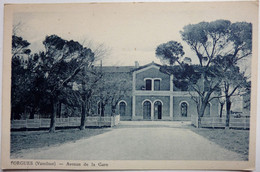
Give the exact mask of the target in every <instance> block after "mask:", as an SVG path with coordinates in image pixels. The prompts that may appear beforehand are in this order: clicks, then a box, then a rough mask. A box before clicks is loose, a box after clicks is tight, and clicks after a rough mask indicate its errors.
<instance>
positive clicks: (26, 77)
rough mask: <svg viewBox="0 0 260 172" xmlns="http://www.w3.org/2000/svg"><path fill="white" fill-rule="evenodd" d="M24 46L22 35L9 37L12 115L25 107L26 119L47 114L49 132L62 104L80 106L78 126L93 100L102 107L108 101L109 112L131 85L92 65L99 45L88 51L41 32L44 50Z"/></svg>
mask: <svg viewBox="0 0 260 172" xmlns="http://www.w3.org/2000/svg"><path fill="white" fill-rule="evenodd" d="M29 45H30V43H29V42H28V41H26V40H24V39H23V38H22V37H19V36H17V35H15V34H14V35H13V37H12V88H11V106H12V107H11V119H17V118H19V117H20V114H23V113H25V111H26V110H27V111H29V113H30V117H29V118H34V114H35V113H37V114H50V117H51V123H50V132H54V131H55V119H56V117H57V116H60V113H61V104H64V105H65V106H67V107H71V108H74V107H79V109H80V110H81V125H80V129H81V130H83V129H85V120H86V116H89V115H90V111H91V102H92V101H94V99H100V102H101V103H100V105H101V106H103V108H104V106H105V105H111V109H112V112H111V115H114V113H115V108H116V105H117V103H118V101H119V100H120V99H121V98H122V97H123V96H125V95H126V92H127V88H131V87H127V84H125V83H126V82H127V81H126V80H124V79H122V80H120V81H117V80H118V79H119V78H116V77H111V76H107V75H106V74H105V73H104V72H102V68H101V67H97V66H94V62H95V61H96V60H97V59H98V58H100V57H99V56H100V54H102V53H103V54H102V55H104V53H105V51H104V49H103V47H102V46H99V47H98V49H97V50H95V51H93V50H91V49H90V48H87V47H84V46H83V45H81V44H80V43H79V42H76V41H73V40H70V41H67V40H64V39H62V38H60V37H59V36H57V35H51V36H46V38H45V40H44V41H43V45H44V51H41V52H39V53H35V54H31V50H30V49H29V48H28V47H29ZM106 80H107V81H109V82H107V81H106ZM104 82H106V84H105V85H104ZM103 113H104V112H103ZM103 113H102V114H100V115H104V114H103Z"/></svg>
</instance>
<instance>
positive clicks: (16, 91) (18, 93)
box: [11, 35, 33, 119]
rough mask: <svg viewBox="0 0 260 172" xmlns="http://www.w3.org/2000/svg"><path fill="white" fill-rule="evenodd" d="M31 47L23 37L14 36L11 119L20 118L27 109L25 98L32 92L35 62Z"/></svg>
mask: <svg viewBox="0 0 260 172" xmlns="http://www.w3.org/2000/svg"><path fill="white" fill-rule="evenodd" d="M29 45H30V43H29V42H28V41H27V40H24V39H23V38H22V37H18V36H15V35H13V36H12V66H11V67H12V69H11V72H12V80H11V107H12V111H11V119H14V118H20V114H22V113H23V112H24V110H25V107H26V106H25V104H26V101H25V97H27V95H28V92H29V91H30V90H29V89H28V88H29V85H30V80H31V79H32V73H31V71H32V70H33V66H32V65H31V64H32V62H33V61H32V60H31V58H30V52H31V50H30V49H29V48H28V47H29Z"/></svg>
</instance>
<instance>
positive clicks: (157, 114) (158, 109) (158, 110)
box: [154, 101, 162, 119]
mask: <svg viewBox="0 0 260 172" xmlns="http://www.w3.org/2000/svg"><path fill="white" fill-rule="evenodd" d="M154 119H162V103H161V102H160V101H156V102H155V103H154Z"/></svg>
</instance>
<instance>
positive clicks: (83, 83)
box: [73, 63, 102, 130]
mask: <svg viewBox="0 0 260 172" xmlns="http://www.w3.org/2000/svg"><path fill="white" fill-rule="evenodd" d="M101 78H102V73H101V71H100V70H99V69H98V68H97V67H96V68H95V67H94V66H93V65H92V63H89V65H88V66H85V67H84V68H83V69H82V71H81V72H80V73H79V74H78V75H77V76H76V77H75V79H74V81H73V84H74V88H73V90H74V93H75V95H76V96H77V98H78V99H79V100H80V104H81V123H80V130H84V129H85V121H86V116H89V115H90V109H91V98H92V96H93V95H95V94H97V87H98V85H99V84H100V80H101Z"/></svg>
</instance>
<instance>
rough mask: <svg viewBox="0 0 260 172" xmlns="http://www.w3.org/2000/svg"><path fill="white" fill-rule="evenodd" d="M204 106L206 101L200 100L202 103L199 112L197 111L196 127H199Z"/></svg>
mask: <svg viewBox="0 0 260 172" xmlns="http://www.w3.org/2000/svg"><path fill="white" fill-rule="evenodd" d="M206 106H207V103H206V101H202V104H201V106H200V109H199V112H198V128H200V127H201V118H202V117H203V116H204V112H205V109H206Z"/></svg>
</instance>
